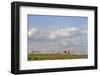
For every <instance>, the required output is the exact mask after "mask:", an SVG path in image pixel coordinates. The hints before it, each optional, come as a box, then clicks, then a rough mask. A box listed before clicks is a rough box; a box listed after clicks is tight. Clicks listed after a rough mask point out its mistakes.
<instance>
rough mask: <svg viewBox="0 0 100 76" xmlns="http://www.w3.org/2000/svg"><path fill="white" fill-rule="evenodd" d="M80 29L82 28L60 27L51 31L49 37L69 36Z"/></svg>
mask: <svg viewBox="0 0 100 76" xmlns="http://www.w3.org/2000/svg"><path fill="white" fill-rule="evenodd" d="M79 30H80V29H79V28H75V27H70V28H62V29H58V30H56V31H52V32H50V34H49V39H57V38H65V37H69V36H71V35H73V34H75V32H77V31H79Z"/></svg>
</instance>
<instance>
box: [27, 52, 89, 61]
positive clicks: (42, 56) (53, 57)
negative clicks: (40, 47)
mask: <svg viewBox="0 0 100 76" xmlns="http://www.w3.org/2000/svg"><path fill="white" fill-rule="evenodd" d="M83 58H88V56H87V55H63V54H28V61H33V60H58V59H83Z"/></svg>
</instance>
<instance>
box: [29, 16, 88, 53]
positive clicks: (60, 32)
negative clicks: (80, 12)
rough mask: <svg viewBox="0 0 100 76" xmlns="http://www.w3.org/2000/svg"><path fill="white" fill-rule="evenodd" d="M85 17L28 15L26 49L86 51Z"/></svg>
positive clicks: (86, 22) (86, 20) (86, 21)
mask: <svg viewBox="0 0 100 76" xmlns="http://www.w3.org/2000/svg"><path fill="white" fill-rule="evenodd" d="M87 26H88V18H87V17H77V16H44V15H28V44H29V45H28V51H32V50H38V51H42V50H46V51H47V50H56V51H57V50H62V49H71V50H72V51H76V52H77V51H78V52H79V51H84V52H87Z"/></svg>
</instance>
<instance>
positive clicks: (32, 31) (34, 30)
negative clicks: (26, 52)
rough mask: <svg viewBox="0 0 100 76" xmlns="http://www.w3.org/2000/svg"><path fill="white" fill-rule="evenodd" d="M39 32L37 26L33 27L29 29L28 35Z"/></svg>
mask: <svg viewBox="0 0 100 76" xmlns="http://www.w3.org/2000/svg"><path fill="white" fill-rule="evenodd" d="M37 33H39V30H38V29H37V28H32V29H30V30H29V31H28V36H29V37H30V36H32V35H35V34H37Z"/></svg>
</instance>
